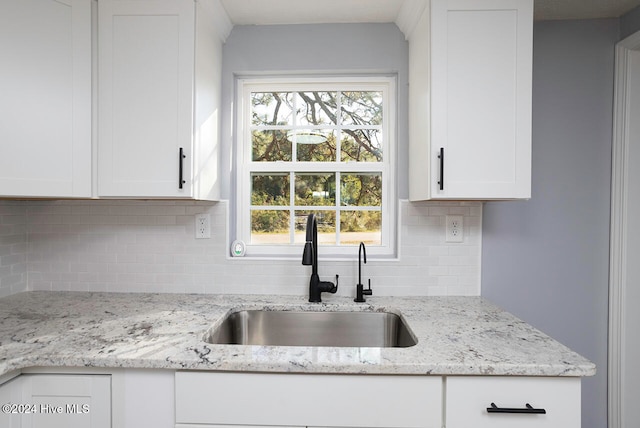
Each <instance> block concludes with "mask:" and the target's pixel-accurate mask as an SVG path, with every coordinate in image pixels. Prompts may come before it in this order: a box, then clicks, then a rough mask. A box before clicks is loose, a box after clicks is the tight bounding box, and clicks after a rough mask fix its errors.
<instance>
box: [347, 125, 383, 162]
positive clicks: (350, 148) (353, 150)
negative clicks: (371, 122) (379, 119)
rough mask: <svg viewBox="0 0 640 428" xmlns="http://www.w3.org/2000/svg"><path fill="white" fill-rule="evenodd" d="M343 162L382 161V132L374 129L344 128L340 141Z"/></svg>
mask: <svg viewBox="0 0 640 428" xmlns="http://www.w3.org/2000/svg"><path fill="white" fill-rule="evenodd" d="M340 160H341V161H343V162H382V133H381V132H380V131H378V130H375V129H360V130H353V129H344V130H343V131H342V141H341V142H340Z"/></svg>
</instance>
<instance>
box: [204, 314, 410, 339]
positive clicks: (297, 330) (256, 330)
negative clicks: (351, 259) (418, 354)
mask: <svg viewBox="0 0 640 428" xmlns="http://www.w3.org/2000/svg"><path fill="white" fill-rule="evenodd" d="M204 340H205V342H208V343H212V344H227V345H230V344H234V345H267V346H338V347H343V346H346V347H379V348H387V347H398V348H406V347H409V346H413V345H415V344H416V343H417V341H416V339H415V338H414V335H413V333H411V330H410V329H409V327H408V326H407V324H406V323H405V322H404V320H403V319H402V317H400V316H398V315H397V314H394V313H391V312H310V311H263V310H243V311H239V312H233V313H231V314H229V315H228V316H227V317H226V318H225V319H224V320H223V321H222V323H221V324H220V325H218V326H217V327H212V328H210V329H209V330H208V331H207V332H206V333H205V337H204Z"/></svg>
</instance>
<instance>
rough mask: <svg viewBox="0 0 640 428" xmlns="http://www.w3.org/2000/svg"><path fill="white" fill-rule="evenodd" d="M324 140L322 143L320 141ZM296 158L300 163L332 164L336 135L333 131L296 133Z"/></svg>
mask: <svg viewBox="0 0 640 428" xmlns="http://www.w3.org/2000/svg"><path fill="white" fill-rule="evenodd" d="M322 140H324V141H322ZM296 141H297V142H298V144H297V145H296V147H297V149H296V150H297V152H296V156H297V159H298V160H299V161H302V162H334V161H335V160H336V134H335V132H334V131H318V130H309V131H304V130H300V131H297V132H296Z"/></svg>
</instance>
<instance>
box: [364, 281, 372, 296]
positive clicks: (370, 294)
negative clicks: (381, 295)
mask: <svg viewBox="0 0 640 428" xmlns="http://www.w3.org/2000/svg"><path fill="white" fill-rule="evenodd" d="M362 294H364V295H365V296H372V295H373V290H372V289H371V278H369V288H368V289H366V290H362Z"/></svg>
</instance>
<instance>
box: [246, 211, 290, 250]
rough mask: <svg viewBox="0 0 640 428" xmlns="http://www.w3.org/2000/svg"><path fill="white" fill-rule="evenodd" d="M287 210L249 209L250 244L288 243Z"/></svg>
mask: <svg viewBox="0 0 640 428" xmlns="http://www.w3.org/2000/svg"><path fill="white" fill-rule="evenodd" d="M290 240H291V238H290V236H289V211H284V210H251V243H252V244H289V242H290Z"/></svg>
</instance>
